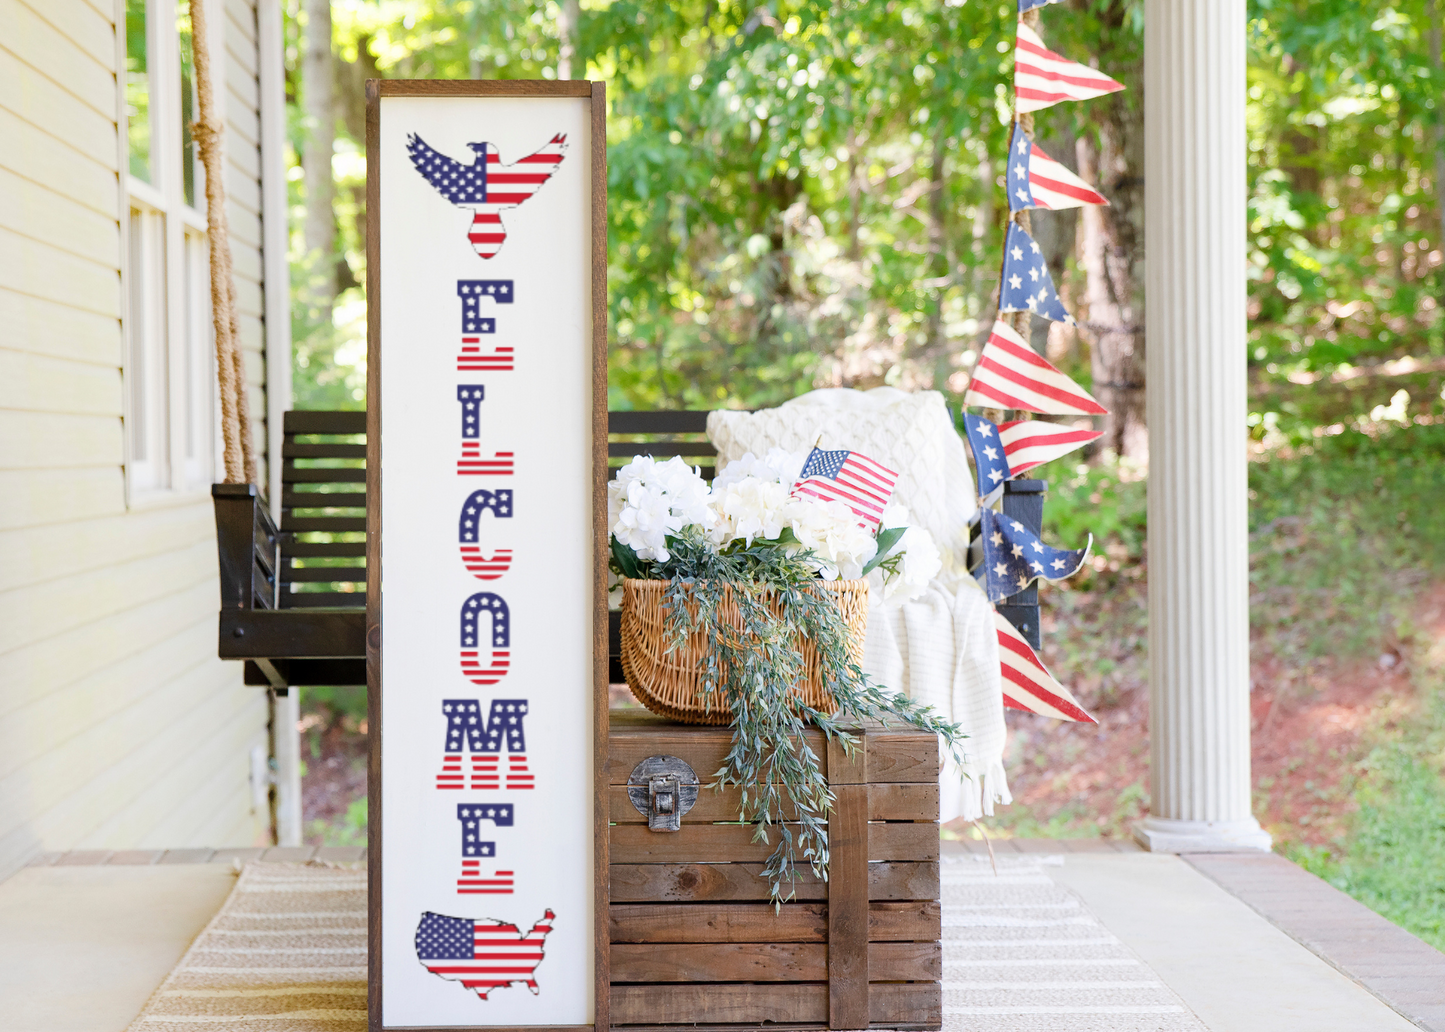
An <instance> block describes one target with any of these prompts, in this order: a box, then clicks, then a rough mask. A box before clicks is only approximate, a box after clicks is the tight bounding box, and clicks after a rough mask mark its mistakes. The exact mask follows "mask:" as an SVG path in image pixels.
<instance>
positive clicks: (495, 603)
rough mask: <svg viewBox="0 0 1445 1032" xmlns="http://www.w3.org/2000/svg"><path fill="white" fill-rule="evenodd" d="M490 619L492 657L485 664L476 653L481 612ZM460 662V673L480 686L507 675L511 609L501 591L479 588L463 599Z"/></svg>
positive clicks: (492, 682)
mask: <svg viewBox="0 0 1445 1032" xmlns="http://www.w3.org/2000/svg"><path fill="white" fill-rule="evenodd" d="M484 614H485V615H489V616H490V617H491V620H492V634H491V636H492V646H491V658H490V660H489V661H488V665H487V666H483V665H482V661H481V659H480V657H479V653H480V651H481V649H480V648H479V642H480V641H481V634H480V631H479V629H478V627H477V624H478V623H479V622H480V618H481V617H482V616H483V615H484ZM461 628H462V630H461V662H462V673H463V674H465V675H466V677H467V680H469V681H471V682H472V683H473V684H479V685H482V686H484V687H485V686H486V685H492V684H496V683H497V682H498V681H500V680H501V679H502V678H503V677H504V676H506V673H507V668H508V667H510V666H511V662H512V661H511V640H512V630H511V611H510V610H509V609H508V608H507V603H506V600H504V599H503V598H502V596H501V595H496V594H493V593H492V592H490V591H479V592H477V593H476V594H475V595H473V596H472V597H471V598H469V599H467V600H466V601H465V602H463V603H462V612H461Z"/></svg>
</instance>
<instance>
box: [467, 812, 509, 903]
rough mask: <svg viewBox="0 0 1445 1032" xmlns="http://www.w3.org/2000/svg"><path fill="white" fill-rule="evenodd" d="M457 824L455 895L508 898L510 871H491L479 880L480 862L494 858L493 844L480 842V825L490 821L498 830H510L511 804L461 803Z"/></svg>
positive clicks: (480, 876) (480, 874)
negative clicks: (459, 843) (459, 829)
mask: <svg viewBox="0 0 1445 1032" xmlns="http://www.w3.org/2000/svg"><path fill="white" fill-rule="evenodd" d="M457 821H458V822H459V823H460V824H461V826H462V873H461V875H460V877H458V878H457V893H458V895H462V896H510V895H511V894H512V889H513V872H512V871H494V872H493V873H492V875H491V877H487V878H484V877H482V870H481V865H482V860H481V858H483V857H488V858H490V857H495V856H496V855H497V844H496V843H495V842H484V841H482V827H481V826H482V822H483V821H491V822H492V823H493V824H494V825H496V826H497V827H498V828H510V827H512V826H513V822H514V817H513V813H512V806H511V804H510V803H461V804H459V805H458V806H457Z"/></svg>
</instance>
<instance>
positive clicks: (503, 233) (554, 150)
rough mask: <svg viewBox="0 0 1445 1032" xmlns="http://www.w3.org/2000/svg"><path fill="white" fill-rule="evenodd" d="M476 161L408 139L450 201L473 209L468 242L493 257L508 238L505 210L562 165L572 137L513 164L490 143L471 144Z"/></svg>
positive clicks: (419, 166) (417, 160)
mask: <svg viewBox="0 0 1445 1032" xmlns="http://www.w3.org/2000/svg"><path fill="white" fill-rule="evenodd" d="M467 147H468V149H470V150H471V152H472V161H471V162H470V163H469V164H465V165H464V164H462V163H461V162H459V161H457V160H456V159H454V158H450V157H447V156H446V155H445V154H442V153H441V152H439V151H437V150H435V149H434V148H432V147H431V146H430V145H428V144H427V142H426V141H425V140H423V139H422V138H421V137H420V136H418V135H416V134H415V133H412V134H411V135H410V136H408V137H407V144H406V151H407V154H408V155H409V156H410V157H411V163H412V164H413V165H414V166H415V167H416V170H417V171H418V172H420V173H421V175H422V178H424V179H425V180H426V181H427V182H428V183H430V184H431V185H432V186H433V187H435V188H436V191H437V193H439V194H441V195H442V197H444V198H445V199H446V200H448V201H450V202H451V203H452V204H455V205H456V206H457V207H459V208H469V209H471V211H472V223H471V226H470V227H468V230H467V239H468V240H469V241H471V244H472V249H473V250H474V251H476V253H477V254H478V255H480V256H481V257H483V258H492V257H494V256H495V255H496V254H497V252H498V251H500V250H501V249H502V244H503V243H504V242H505V241H506V239H507V230H506V227H504V226H503V225H502V212H504V211H506V210H507V209H508V208H515V207H517V205H519V204H521V203H523V202H524V201H526V200H528V199H529V198H531V197H532V195H533V194H535V193H536V192H537V191H538V190H540V189H541V188H542V184H544V183H546V182H547V180H549V179H551V178H552V176H553V174H554V173H555V172H556V171H557V168H558V166H560V165H561V164H562V158H563V156H564V154H565V152H566V150H567V137H566V136H565V135H563V134H558V135H556V136H553V137H552V139H551V140H549V141H547V143H546V144H545V145H543V146H542V148H541V149H540V150H538V151H536V152H535V153H532V154H529V155H527V156H526V157H525V158H521V159H519V160H517V161H515V162H513V163H512V164H510V165H504V164H502V158H501V155H500V154H499V153H498V152H497V148H496V147H495V146H493V145H492V144H490V143H469V144H467Z"/></svg>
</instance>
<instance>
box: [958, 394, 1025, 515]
mask: <svg viewBox="0 0 1445 1032" xmlns="http://www.w3.org/2000/svg"><path fill="white" fill-rule="evenodd" d="M963 431H964V436H965V437H967V438H968V447H969V450H970V451H972V452H973V471H974V475H975V476H976V477H977V478H978V498H979V503H978V504H979V505H980V506H985V505H988V504H990V503H991V502H992V501H993V500H994V499H995V498H997V497H998V496H999V495H1000V494H1002V493H1003V485H1004V483H1005V482H1007V481H1008V480H1010V479H1011V478H1012V477H1013V473H1012V471H1011V470H1010V469H1009V462H1008V456H1007V455H1005V454H1004V449H1003V445H1002V444H1001V443H1000V442H999V439H998V427H996V426H994V424H993V422H992V421H990V420H987V419H984V418H983V417H982V416H975V415H973V414H972V413H965V414H964V417H963Z"/></svg>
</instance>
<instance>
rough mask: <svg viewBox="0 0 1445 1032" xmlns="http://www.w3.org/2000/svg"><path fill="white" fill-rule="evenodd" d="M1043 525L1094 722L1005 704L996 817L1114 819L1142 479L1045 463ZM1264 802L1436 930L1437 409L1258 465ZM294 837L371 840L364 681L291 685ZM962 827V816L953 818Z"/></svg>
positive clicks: (1060, 619)
mask: <svg viewBox="0 0 1445 1032" xmlns="http://www.w3.org/2000/svg"><path fill="white" fill-rule="evenodd" d="M1045 476H1047V477H1048V479H1050V480H1051V482H1052V484H1053V489H1052V491H1051V497H1050V501H1049V506H1048V510H1047V511H1048V513H1049V519H1050V523H1051V526H1050V527H1049V530H1048V536H1049V537H1050V539H1051V540H1055V541H1058V542H1060V543H1064V544H1070V543H1073V542H1076V541H1082V539H1083V537H1084V535H1085V533H1087V532H1090V531H1092V532H1093V533H1094V534H1095V536H1096V539H1097V546H1096V555H1095V557H1094V560H1093V561H1094V567H1093V568H1092V569H1091V570H1090V571H1089V572H1088V573H1087V574H1086V575H1082V576H1080V577H1078V578H1075V579H1074V580H1073V581H1072V582H1069V583H1068V584H1066V585H1063V586H1060V587H1051V588H1048V589H1047V590H1046V591H1045V592H1044V597H1045V603H1046V612H1045V619H1044V628H1045V638H1046V650H1045V659H1046V661H1047V662H1048V663H1049V665H1050V667H1051V668H1052V669H1053V670H1054V672H1055V674H1056V675H1057V676H1058V677H1059V678H1060V680H1062V681H1064V682H1065V683H1066V684H1068V685H1070V687H1071V688H1073V689H1074V691H1075V692H1076V693H1077V694H1078V695H1079V696H1080V698H1081V699H1082V700H1083V701H1084V703H1085V704H1086V705H1087V706H1088V707H1089V708H1090V709H1091V710H1092V711H1093V712H1094V713H1096V714H1097V716H1098V717H1099V726H1098V727H1089V726H1084V725H1077V724H1060V723H1057V722H1054V721H1049V720H1044V719H1042V718H1034V717H1031V716H1029V715H1027V714H1018V713H1011V714H1010V715H1009V720H1010V723H1011V725H1012V728H1013V734H1012V735H1011V738H1010V755H1009V769H1010V777H1011V781H1012V785H1013V790H1014V794H1015V800H1016V801H1015V803H1014V805H1012V806H1009V807H1005V808H1003V809H1002V810H1001V812H1000V814H999V816H998V817H997V818H995V819H993V820H991V821H989V822H988V824H989V829H990V834H995V835H998V834H1002V835H1020V836H1045V837H1080V836H1097V835H1108V836H1123V835H1127V834H1128V829H1129V825H1130V824H1131V823H1132V822H1133V821H1134V820H1137V819H1138V818H1140V817H1142V816H1143V815H1144V813H1146V812H1147V809H1148V805H1149V796H1148V734H1147V721H1148V700H1147V694H1148V693H1147V687H1146V685H1147V659H1146V651H1145V650H1146V641H1147V630H1148V627H1147V611H1146V604H1145V602H1146V599H1145V592H1146V570H1147V557H1146V556H1145V549H1144V498H1145V484H1144V482H1143V480H1142V479H1140V477H1139V476H1138V475H1137V472H1135V471H1131V470H1129V469H1127V468H1126V469H1118V468H1112V467H1107V466H1105V467H1100V468H1094V469H1090V470H1087V471H1085V472H1082V473H1080V472H1078V471H1077V470H1075V469H1052V470H1048V471H1046V472H1045ZM1250 485H1251V499H1252V501H1251V511H1250V520H1251V530H1252V542H1251V600H1250V604H1251V634H1252V639H1253V643H1252V663H1251V668H1252V669H1251V701H1252V712H1253V740H1254V774H1255V812H1256V813H1257V814H1258V815H1259V817H1260V819H1261V821H1262V823H1264V825H1265V826H1266V827H1267V828H1268V829H1269V831H1270V832H1271V833H1272V834H1273V835H1274V836H1275V841H1276V844H1277V847H1278V848H1279V849H1280V850H1281V851H1282V852H1283V853H1284V854H1285V855H1286V856H1289V857H1291V858H1292V859H1294V860H1296V861H1297V862H1299V863H1301V864H1302V865H1304V866H1305V867H1307V868H1308V869H1310V870H1312V871H1314V872H1316V873H1317V874H1319V875H1320V876H1321V877H1324V878H1326V879H1327V880H1329V881H1331V882H1333V883H1334V884H1336V885H1338V886H1339V887H1340V888H1341V889H1343V890H1345V891H1346V892H1349V893H1350V894H1351V895H1353V896H1355V897H1356V898H1357V899H1360V900H1361V901H1362V902H1364V903H1366V904H1367V905H1369V906H1371V907H1373V908H1374V909H1376V910H1377V911H1379V912H1380V913H1382V914H1384V915H1386V916H1387V917H1389V918H1391V919H1392V920H1394V921H1396V922H1398V923H1399V924H1401V925H1403V926H1404V927H1406V928H1409V929H1410V930H1411V931H1413V932H1415V933H1416V934H1417V935H1420V936H1421V937H1422V938H1425V939H1426V940H1428V941H1430V942H1432V943H1434V944H1435V945H1436V946H1439V947H1441V948H1445V426H1416V427H1412V428H1409V429H1404V430H1397V431H1394V432H1392V433H1388V434H1384V435H1379V436H1376V437H1374V438H1371V437H1366V436H1365V435H1363V434H1357V433H1348V434H1341V435H1339V436H1338V437H1334V438H1327V439H1325V440H1324V441H1322V442H1320V444H1319V445H1317V446H1316V447H1315V448H1314V449H1312V450H1310V451H1307V452H1287V451H1275V452H1266V451H1260V452H1259V453H1258V454H1257V455H1256V456H1255V461H1254V462H1253V463H1252V466H1251V475H1250ZM302 704H303V710H304V713H305V716H304V719H303V729H304V735H305V744H306V749H305V755H306V756H307V765H308V768H307V772H306V776H305V796H306V813H307V818H308V822H307V841H308V842H314V843H317V844H358V843H360V842H363V841H364V840H365V828H366V801H365V731H366V726H365V706H364V696H363V694H362V693H361V692H360V691H351V692H345V691H331V690H326V689H310V690H307V691H305V692H304V693H303V695H302ZM954 831H955V833H962V834H968V833H971V832H970V830H969V829H954Z"/></svg>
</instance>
